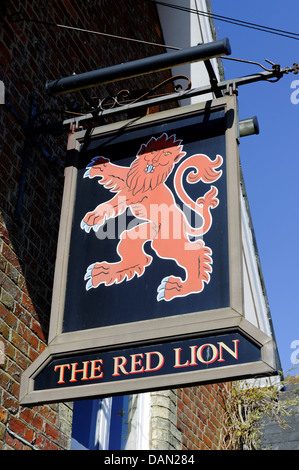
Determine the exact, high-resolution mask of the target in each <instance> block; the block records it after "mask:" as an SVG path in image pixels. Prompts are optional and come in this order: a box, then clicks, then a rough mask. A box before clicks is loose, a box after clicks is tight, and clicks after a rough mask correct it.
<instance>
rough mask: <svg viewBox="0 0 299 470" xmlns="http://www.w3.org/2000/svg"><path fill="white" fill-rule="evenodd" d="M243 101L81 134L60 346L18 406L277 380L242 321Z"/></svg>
mask: <svg viewBox="0 0 299 470" xmlns="http://www.w3.org/2000/svg"><path fill="white" fill-rule="evenodd" d="M237 130H238V115H237V109H236V99H235V97H226V98H220V99H218V100H215V101H211V102H208V103H204V104H200V105H194V106H185V107H182V108H176V109H174V110H170V111H165V112H160V113H157V114H153V115H148V116H144V117H141V118H135V119H132V120H128V121H122V122H118V123H114V124H110V125H105V126H102V127H100V128H95V129H93V130H92V131H89V132H87V131H81V132H76V133H74V134H71V136H70V138H69V145H68V164H67V168H66V172H65V188H64V197H63V206H62V212H61V223H60V232H59V241H58V251H57V261H56V271H55V279H54V290H53V301H52V312H51V322H50V338H49V344H48V346H47V348H46V350H45V351H44V352H43V353H42V354H41V356H40V357H39V358H38V359H37V360H36V361H35V362H34V363H33V364H32V366H31V367H30V368H29V369H28V370H27V371H26V372H25V373H24V375H23V377H22V383H21V403H22V404H28V403H40V402H49V401H61V400H74V399H80V398H86V397H95V396H98V397H99V396H108V395H113V394H120V393H128V392H137V391H143V390H153V389H157V388H167V387H168V388H169V387H175V386H182V385H188V384H192V385H194V384H199V383H206V382H215V381H225V380H229V379H232V378H237V377H251V376H257V375H262V374H264V375H265V374H272V373H274V372H275V371H276V368H275V361H274V355H273V342H272V339H271V338H269V337H268V336H267V335H265V334H264V333H263V332H262V331H260V330H259V329H257V328H256V327H254V326H253V325H252V324H251V323H249V322H248V321H247V320H245V318H244V306H243V303H244V302H243V289H244V286H243V280H242V279H243V278H242V236H241V221H240V220H241V219H240V180H239V176H240V175H239V171H240V169H239V160H238V133H237Z"/></svg>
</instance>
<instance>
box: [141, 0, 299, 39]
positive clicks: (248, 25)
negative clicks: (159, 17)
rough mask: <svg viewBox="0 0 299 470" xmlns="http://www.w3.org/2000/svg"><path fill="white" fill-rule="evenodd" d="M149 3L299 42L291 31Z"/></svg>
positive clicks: (213, 14) (157, 2)
mask: <svg viewBox="0 0 299 470" xmlns="http://www.w3.org/2000/svg"><path fill="white" fill-rule="evenodd" d="M148 1H150V2H151V3H155V4H157V5H162V6H165V7H169V8H173V9H175V10H179V11H184V12H186V13H195V14H196V15H201V16H205V17H208V18H212V19H214V20H218V21H223V22H225V23H230V24H235V25H237V26H243V27H245V28H250V29H254V30H257V31H262V32H264V33H270V34H275V35H277V36H282V37H286V38H289V39H295V40H296V41H299V34H298V33H293V32H291V31H285V30H283V29H277V28H271V27H269V26H263V25H260V24H256V23H251V22H249V21H242V20H238V19H235V18H230V17H228V16H221V15H216V14H215V13H209V12H206V11H201V10H197V9H195V8H188V7H183V6H179V5H173V4H171V3H166V2H160V1H158V0H148Z"/></svg>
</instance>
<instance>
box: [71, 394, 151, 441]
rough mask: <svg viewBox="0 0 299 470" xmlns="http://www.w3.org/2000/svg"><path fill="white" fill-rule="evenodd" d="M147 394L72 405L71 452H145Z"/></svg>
mask: <svg viewBox="0 0 299 470" xmlns="http://www.w3.org/2000/svg"><path fill="white" fill-rule="evenodd" d="M149 420H150V394H149V393H143V394H140V395H122V396H117V397H113V398H111V397H110V398H104V399H95V400H84V401H78V402H75V403H74V409H73V429H72V443H71V448H72V450H82V449H83V450H129V449H131V450H146V449H148V445H149Z"/></svg>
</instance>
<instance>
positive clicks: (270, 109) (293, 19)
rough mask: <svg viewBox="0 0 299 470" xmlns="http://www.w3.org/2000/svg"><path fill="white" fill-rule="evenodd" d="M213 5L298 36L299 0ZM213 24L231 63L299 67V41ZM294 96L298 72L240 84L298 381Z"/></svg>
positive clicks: (241, 70) (277, 308)
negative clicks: (254, 130) (252, 125)
mask: <svg viewBox="0 0 299 470" xmlns="http://www.w3.org/2000/svg"><path fill="white" fill-rule="evenodd" d="M211 4H212V9H213V13H214V14H216V15H222V16H226V17H230V18H236V19H239V20H243V21H248V22H252V23H256V24H260V25H264V26H269V27H272V28H277V29H281V30H287V31H292V32H294V33H299V26H298V24H299V23H298V18H299V2H298V0H289V1H288V2H287V3H281V2H280V1H278V0H251V1H250V2H246V1H237V0H211ZM215 26H216V32H217V37H218V39H222V38H224V37H228V38H229V40H230V45H231V49H232V53H231V57H235V58H238V59H246V60H252V61H257V62H259V63H262V64H263V65H265V66H266V67H269V68H271V65H269V64H267V62H265V59H269V60H271V61H272V62H275V63H279V64H280V65H281V66H282V67H286V66H292V65H293V63H294V62H298V63H299V36H298V40H294V39H288V38H284V37H280V36H276V35H273V34H269V33H265V32H261V31H256V30H252V29H248V28H244V27H241V26H236V25H232V24H228V23H224V22H221V21H217V20H215ZM223 64H224V67H225V78H226V79H229V78H235V77H241V76H244V75H249V74H253V73H256V72H259V71H262V69H260V68H259V67H258V66H255V65H249V64H242V63H239V62H232V61H229V60H223ZM295 80H298V83H296V82H295V83H293V82H294V81H295ZM292 83H293V86H295V87H296V88H291V87H292ZM296 89H297V90H298V93H296ZM292 93H293V98H295V99H296V100H298V101H299V74H298V75H294V74H293V73H292V74H288V75H285V76H284V77H283V78H282V79H281V80H280V81H279V82H277V83H263V82H258V83H254V84H250V85H244V86H241V87H240V88H239V96H238V101H239V113H240V119H245V118H248V117H252V116H255V115H256V116H257V118H258V121H259V126H260V134H259V135H256V136H250V137H244V138H242V139H241V143H240V158H241V165H242V169H243V173H244V179H245V185H246V190H247V196H248V200H249V205H250V210H251V215H252V219H253V225H254V230H255V235H256V240H257V245H258V250H259V255H260V260H261V265H262V271H263V276H264V280H265V285H266V291H267V296H268V300H269V304H270V310H271V316H272V320H273V324H274V330H275V334H276V339H277V344H278V349H279V354H280V358H281V362H282V367H283V371H284V373H290V374H291V375H294V373H296V372H299V369H296V370H295V369H293V370H290V369H291V368H293V364H292V362H291V354H292V353H293V355H294V356H295V357H299V301H298V294H299V282H298V281H299V274H298V270H299V204H298V202H299V192H298V188H299V181H298V175H299V146H298V134H299V119H298V118H299V103H298V104H292V102H291V95H292ZM296 100H295V101H296ZM297 352H298V353H297Z"/></svg>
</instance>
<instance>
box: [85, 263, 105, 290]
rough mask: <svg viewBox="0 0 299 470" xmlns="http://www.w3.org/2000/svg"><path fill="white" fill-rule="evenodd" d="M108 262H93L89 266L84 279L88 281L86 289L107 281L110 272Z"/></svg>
mask: <svg viewBox="0 0 299 470" xmlns="http://www.w3.org/2000/svg"><path fill="white" fill-rule="evenodd" d="M108 271H109V270H108V265H107V263H93V264H91V265H90V266H88V268H87V270H86V273H85V276H84V280H85V281H87V283H86V290H90V289H92V288H95V287H98V286H99V285H100V284H102V283H107V274H108Z"/></svg>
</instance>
